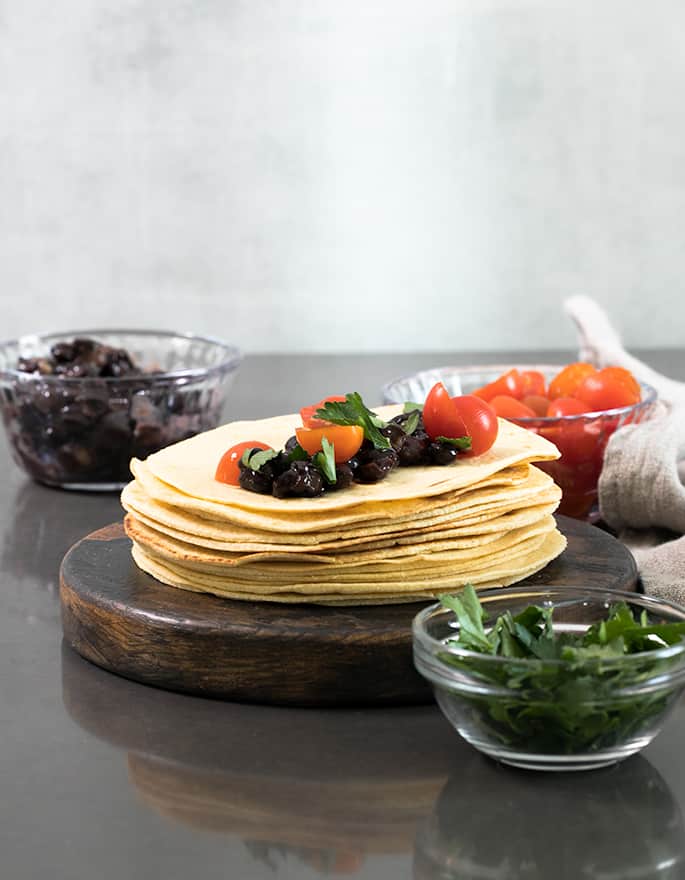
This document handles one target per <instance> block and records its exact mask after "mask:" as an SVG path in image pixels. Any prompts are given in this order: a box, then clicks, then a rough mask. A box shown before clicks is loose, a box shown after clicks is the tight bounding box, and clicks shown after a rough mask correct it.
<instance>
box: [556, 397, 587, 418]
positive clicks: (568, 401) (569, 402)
mask: <svg viewBox="0 0 685 880" xmlns="http://www.w3.org/2000/svg"><path fill="white" fill-rule="evenodd" d="M587 411H588V408H587V406H586V405H585V404H584V403H583V402H582V401H581V400H578V398H576V397H557V398H556V400H553V401H551V403H550V405H549V407H548V408H547V413H546V415H548V416H553V417H554V418H557V419H558V418H559V417H561V416H579V415H582V413H586V412H587Z"/></svg>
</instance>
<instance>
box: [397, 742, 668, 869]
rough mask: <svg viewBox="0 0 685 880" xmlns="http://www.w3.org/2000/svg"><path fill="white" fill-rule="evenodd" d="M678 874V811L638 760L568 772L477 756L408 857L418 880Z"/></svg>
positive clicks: (456, 775)
mask: <svg viewBox="0 0 685 880" xmlns="http://www.w3.org/2000/svg"><path fill="white" fill-rule="evenodd" d="M684 871H685V829H684V827H683V817H682V814H681V811H680V808H679V806H678V804H677V802H676V801H675V799H674V797H673V794H672V792H671V790H670V788H669V786H668V784H667V783H666V781H665V780H664V779H663V778H662V777H661V776H660V775H659V773H657V771H656V770H655V769H654V767H653V766H652V765H651V764H650V763H649V761H648V760H647V759H646V758H644V757H642V756H640V755H637V756H635V757H633V758H630V759H628V760H627V761H625V762H623V763H620V764H615V765H614V766H613V767H609V768H607V769H604V770H595V771H591V772H587V773H580V772H579V773H567V774H566V773H537V772H530V771H523V770H513V769H511V768H507V767H504V766H502V765H499V764H496V763H495V762H493V761H490V760H489V759H487V758H485V757H482V756H474V757H473V758H472V759H470V760H468V761H467V762H465V763H464V764H463V765H462V767H461V768H460V769H459V770H458V771H456V772H453V773H452V774H451V775H450V779H449V781H448V782H447V784H446V785H445V787H444V789H443V790H442V792H441V794H440V796H439V798H438V800H437V802H436V804H435V807H434V809H433V812H432V814H431V816H430V818H429V819H428V820H427V821H426V822H424V823H423V824H422V827H421V829H420V831H419V833H418V836H417V840H416V850H415V856H414V878H415V880H437V878H440V880H480V878H482V880H486V878H487V880H551V878H555V880H583V878H587V880H676V878H682V877H683V875H684Z"/></svg>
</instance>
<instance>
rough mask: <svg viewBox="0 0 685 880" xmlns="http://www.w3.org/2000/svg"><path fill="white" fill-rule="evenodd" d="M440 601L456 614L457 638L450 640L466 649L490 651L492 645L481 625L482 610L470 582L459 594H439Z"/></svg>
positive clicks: (485, 652)
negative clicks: (457, 624)
mask: <svg viewBox="0 0 685 880" xmlns="http://www.w3.org/2000/svg"><path fill="white" fill-rule="evenodd" d="M440 601H441V602H442V604H443V605H444V606H445V607H446V608H450V609H451V610H452V611H454V613H455V614H456V615H457V621H458V623H459V638H458V639H456V640H453V641H451V642H450V644H454V645H456V646H458V647H461V648H467V649H468V650H474V651H482V652H483V653H484V654H490V653H492V645H491V643H490V641H489V639H488V637H487V635H486V634H485V629H484V627H483V610H482V608H481V606H480V601H479V600H478V596H477V595H476V591H475V590H474V588H473V586H472V585H471V584H467V585H466V586H465V587H464V590H463V592H462V594H461V598H460V597H459V596H441V597H440Z"/></svg>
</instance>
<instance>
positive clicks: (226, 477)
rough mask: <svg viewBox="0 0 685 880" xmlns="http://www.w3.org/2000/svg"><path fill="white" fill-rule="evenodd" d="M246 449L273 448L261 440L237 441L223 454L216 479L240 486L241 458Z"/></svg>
mask: <svg viewBox="0 0 685 880" xmlns="http://www.w3.org/2000/svg"><path fill="white" fill-rule="evenodd" d="M246 449H271V447H270V446H267V445H266V443H262V442H261V441H259V440H244V441H243V442H242V443H236V445H235V446H231V448H230V449H228V450H227V451H226V452H224V454H223V455H222V456H221V459H220V460H219V464H218V466H217V469H216V473H215V474H214V479H215V480H218V481H219V482H220V483H228V484H229V486H239V485H240V481H239V477H240V459H241V458H242V457H243V452H245V450H246Z"/></svg>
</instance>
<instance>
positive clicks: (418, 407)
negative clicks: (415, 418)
mask: <svg viewBox="0 0 685 880" xmlns="http://www.w3.org/2000/svg"><path fill="white" fill-rule="evenodd" d="M402 412H403V413H411V412H417V413H422V412H423V404H422V403H414V402H413V401H411V400H407V401H406V402H405V404H404V407H403V408H402Z"/></svg>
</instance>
